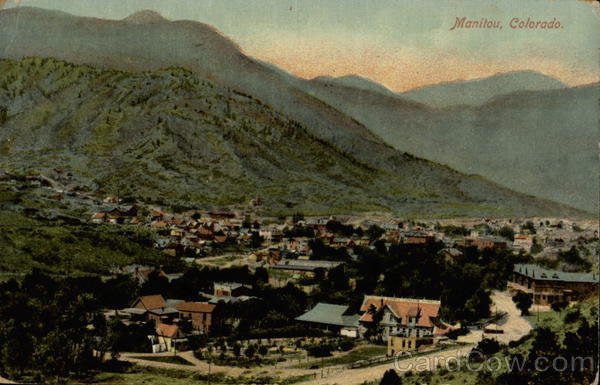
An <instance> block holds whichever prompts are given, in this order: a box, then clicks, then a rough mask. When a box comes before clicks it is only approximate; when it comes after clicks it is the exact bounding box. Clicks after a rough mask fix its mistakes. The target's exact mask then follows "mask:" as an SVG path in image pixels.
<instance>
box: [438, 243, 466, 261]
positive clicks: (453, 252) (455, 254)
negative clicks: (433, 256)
mask: <svg viewBox="0 0 600 385" xmlns="http://www.w3.org/2000/svg"><path fill="white" fill-rule="evenodd" d="M438 254H439V255H441V256H442V257H444V261H445V262H446V263H460V262H462V260H463V253H462V251H460V250H458V249H455V248H454V247H446V248H443V249H442V250H440V251H439V252H438Z"/></svg>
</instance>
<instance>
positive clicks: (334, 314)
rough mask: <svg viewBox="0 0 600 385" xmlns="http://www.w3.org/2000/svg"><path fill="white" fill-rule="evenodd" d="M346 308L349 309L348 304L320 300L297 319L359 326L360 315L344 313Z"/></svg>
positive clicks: (325, 323)
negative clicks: (335, 303)
mask: <svg viewBox="0 0 600 385" xmlns="http://www.w3.org/2000/svg"><path fill="white" fill-rule="evenodd" d="M346 310H348V306H346V305H334V304H330V303H323V302H319V303H318V304H317V305H316V306H315V307H313V308H312V309H311V310H309V311H307V312H306V313H304V314H302V315H301V316H299V317H297V318H296V320H297V321H304V322H313V323H319V324H324V325H335V326H346V327H356V326H358V318H359V317H360V315H358V314H355V315H348V316H347V315H344V313H345V312H346Z"/></svg>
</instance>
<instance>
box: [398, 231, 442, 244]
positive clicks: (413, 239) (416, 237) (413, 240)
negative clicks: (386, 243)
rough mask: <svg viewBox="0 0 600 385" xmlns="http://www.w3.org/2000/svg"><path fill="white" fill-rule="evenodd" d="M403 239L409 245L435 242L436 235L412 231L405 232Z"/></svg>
mask: <svg viewBox="0 0 600 385" xmlns="http://www.w3.org/2000/svg"><path fill="white" fill-rule="evenodd" d="M403 240H404V243H406V244H409V245H422V244H426V243H431V242H435V236H433V235H429V234H426V233H422V232H410V233H407V234H404V237H403Z"/></svg>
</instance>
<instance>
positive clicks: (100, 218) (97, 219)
mask: <svg viewBox="0 0 600 385" xmlns="http://www.w3.org/2000/svg"><path fill="white" fill-rule="evenodd" d="M107 220H108V216H107V215H106V213H104V212H99V213H94V215H92V222H93V223H103V222H106V221H107Z"/></svg>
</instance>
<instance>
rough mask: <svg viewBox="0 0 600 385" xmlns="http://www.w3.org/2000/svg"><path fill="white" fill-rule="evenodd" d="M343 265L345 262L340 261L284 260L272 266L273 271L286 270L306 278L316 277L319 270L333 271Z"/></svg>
mask: <svg viewBox="0 0 600 385" xmlns="http://www.w3.org/2000/svg"><path fill="white" fill-rule="evenodd" d="M299 258H300V257H299ZM343 264H344V262H340V261H321V260H316V259H311V260H303V259H282V260H281V262H280V263H279V264H277V265H275V266H271V269H273V270H286V271H290V272H293V273H299V274H302V275H305V276H314V274H315V272H316V270H318V269H323V270H331V269H333V268H335V267H337V266H339V265H343Z"/></svg>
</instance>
